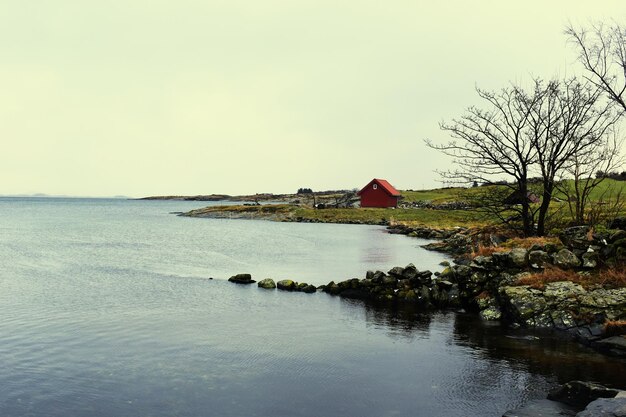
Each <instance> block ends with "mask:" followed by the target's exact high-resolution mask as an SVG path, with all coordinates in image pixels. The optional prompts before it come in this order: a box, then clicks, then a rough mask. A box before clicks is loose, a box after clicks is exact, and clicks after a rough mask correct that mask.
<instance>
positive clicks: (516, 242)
mask: <svg viewBox="0 0 626 417" xmlns="http://www.w3.org/2000/svg"><path fill="white" fill-rule="evenodd" d="M548 244H551V245H560V244H561V240H560V239H559V238H558V237H546V236H541V237H539V236H533V237H524V238H522V237H514V238H512V239H509V240H507V241H506V242H504V243H502V245H501V246H502V247H503V248H508V249H513V248H524V249H530V248H531V247H532V246H533V245H540V246H544V245H548Z"/></svg>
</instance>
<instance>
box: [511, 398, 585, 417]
mask: <svg viewBox="0 0 626 417" xmlns="http://www.w3.org/2000/svg"><path fill="white" fill-rule="evenodd" d="M577 412H578V410H577V409H575V408H573V407H571V406H568V405H566V404H562V403H559V402H556V401H550V400H534V401H530V402H529V403H528V404H526V405H525V406H523V407H521V408H518V409H515V410H509V411H507V412H506V413H504V414H503V416H502V417H563V416H575V415H576V413H577Z"/></svg>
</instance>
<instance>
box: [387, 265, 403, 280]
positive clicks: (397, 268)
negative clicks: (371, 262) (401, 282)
mask: <svg viewBox="0 0 626 417" xmlns="http://www.w3.org/2000/svg"><path fill="white" fill-rule="evenodd" d="M402 272H404V268H402V267H400V266H395V267H393V268H391V269H390V270H389V272H387V273H388V274H389V275H391V276H394V277H401V276H402Z"/></svg>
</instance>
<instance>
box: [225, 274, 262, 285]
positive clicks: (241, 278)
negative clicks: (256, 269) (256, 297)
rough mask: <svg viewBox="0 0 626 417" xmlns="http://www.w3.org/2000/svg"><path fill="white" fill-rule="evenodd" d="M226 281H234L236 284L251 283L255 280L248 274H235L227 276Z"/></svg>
mask: <svg viewBox="0 0 626 417" xmlns="http://www.w3.org/2000/svg"><path fill="white" fill-rule="evenodd" d="M228 281H230V282H234V283H236V284H253V283H255V282H256V281H255V280H253V279H252V276H251V275H250V274H237V275H233V276H232V277H230V278H228Z"/></svg>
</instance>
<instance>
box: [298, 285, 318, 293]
mask: <svg viewBox="0 0 626 417" xmlns="http://www.w3.org/2000/svg"><path fill="white" fill-rule="evenodd" d="M299 291H302V292H304V293H307V294H312V293H314V292H316V291H317V288H316V287H315V285H311V284H308V285H306V286H304V287H303V288H302V289H299Z"/></svg>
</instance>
